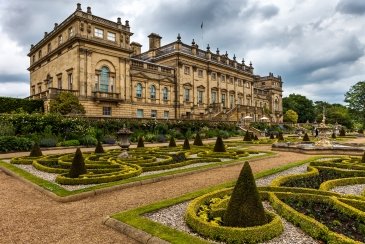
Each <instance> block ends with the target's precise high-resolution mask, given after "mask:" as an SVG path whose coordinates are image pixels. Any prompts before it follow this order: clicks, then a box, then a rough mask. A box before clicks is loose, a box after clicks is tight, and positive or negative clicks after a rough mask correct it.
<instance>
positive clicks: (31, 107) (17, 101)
mask: <svg viewBox="0 0 365 244" xmlns="http://www.w3.org/2000/svg"><path fill="white" fill-rule="evenodd" d="M43 103H44V102H43V100H28V99H21V98H13V97H0V113H11V112H14V111H19V110H23V111H25V112H27V113H33V112H43Z"/></svg>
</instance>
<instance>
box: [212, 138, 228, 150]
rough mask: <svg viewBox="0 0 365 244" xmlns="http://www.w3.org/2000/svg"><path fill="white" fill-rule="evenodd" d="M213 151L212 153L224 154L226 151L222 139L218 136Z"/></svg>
mask: <svg viewBox="0 0 365 244" xmlns="http://www.w3.org/2000/svg"><path fill="white" fill-rule="evenodd" d="M213 151H214V152H225V151H226V148H225V146H224V143H223V140H222V137H220V136H218V137H217V140H216V141H215V145H214V149H213Z"/></svg>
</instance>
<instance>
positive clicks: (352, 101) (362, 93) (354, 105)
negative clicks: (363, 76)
mask: <svg viewBox="0 0 365 244" xmlns="http://www.w3.org/2000/svg"><path fill="white" fill-rule="evenodd" d="M345 102H346V103H348V107H349V109H350V113H351V114H352V115H353V116H354V117H355V118H356V119H357V120H358V121H359V122H361V123H362V125H363V127H365V81H359V82H357V83H356V84H355V85H353V86H351V88H350V90H349V91H348V92H346V93H345Z"/></svg>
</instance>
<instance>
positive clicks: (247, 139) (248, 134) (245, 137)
mask: <svg viewBox="0 0 365 244" xmlns="http://www.w3.org/2000/svg"><path fill="white" fill-rule="evenodd" d="M251 140H252V138H251V133H250V132H248V131H246V134H245V136H244V137H243V141H251Z"/></svg>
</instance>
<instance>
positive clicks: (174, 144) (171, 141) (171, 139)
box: [169, 136, 176, 147]
mask: <svg viewBox="0 0 365 244" xmlns="http://www.w3.org/2000/svg"><path fill="white" fill-rule="evenodd" d="M169 147H176V142H175V139H174V137H173V136H171V137H170V143H169Z"/></svg>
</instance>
